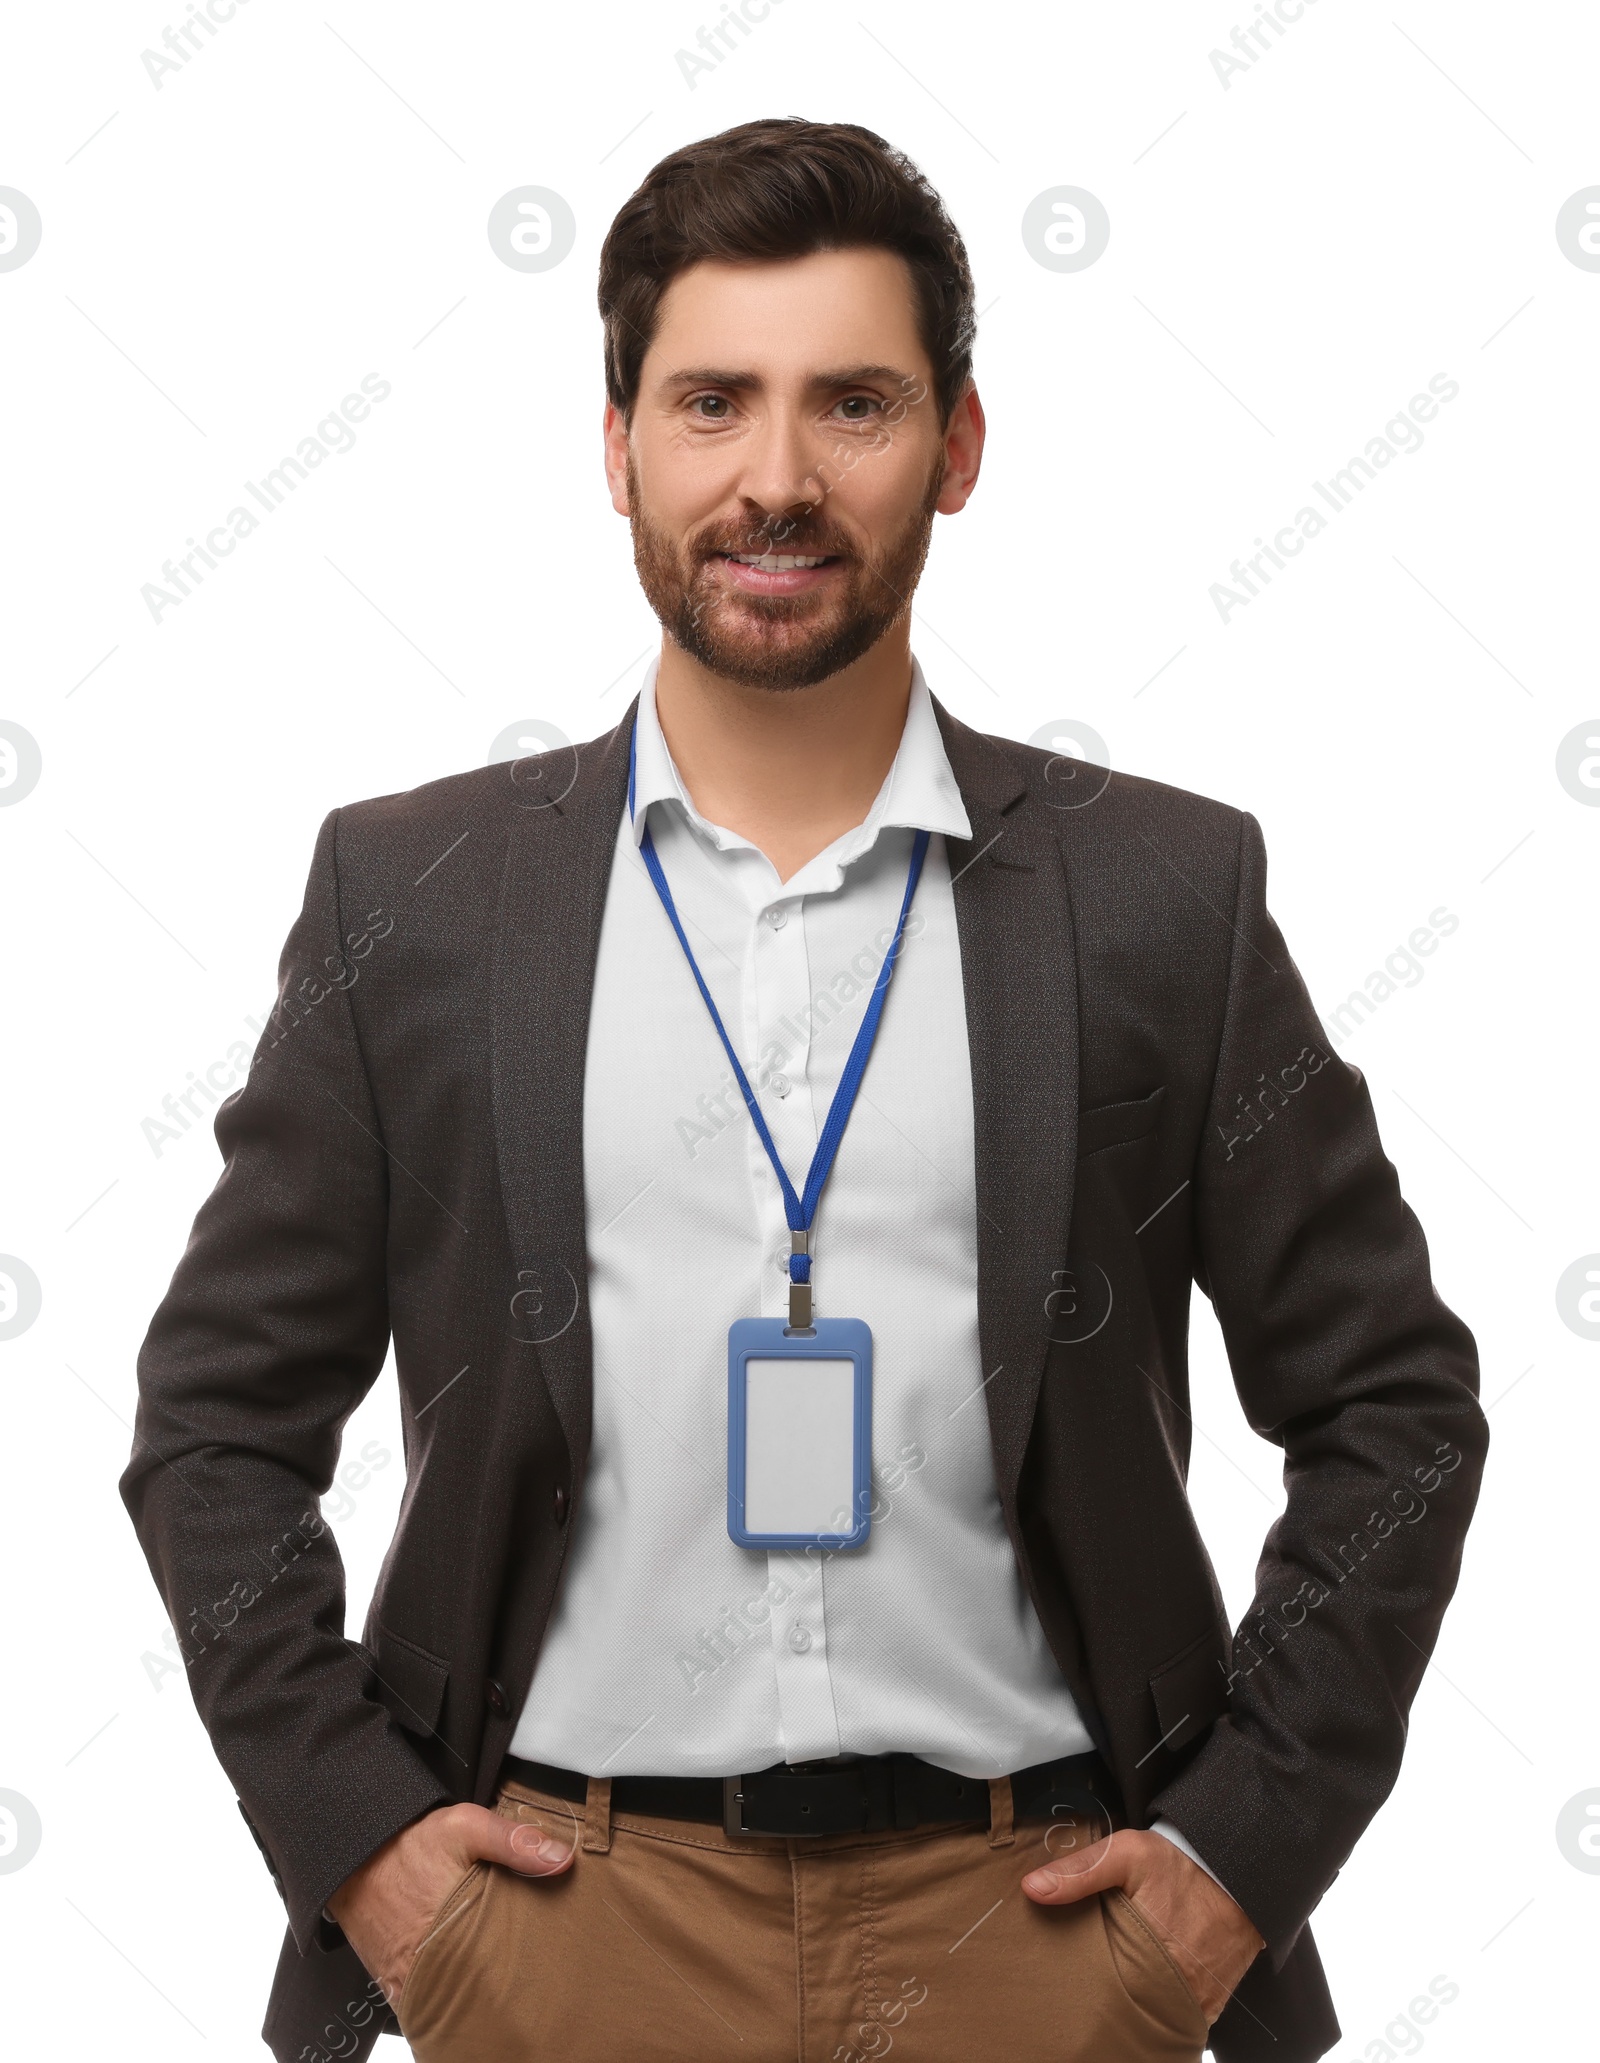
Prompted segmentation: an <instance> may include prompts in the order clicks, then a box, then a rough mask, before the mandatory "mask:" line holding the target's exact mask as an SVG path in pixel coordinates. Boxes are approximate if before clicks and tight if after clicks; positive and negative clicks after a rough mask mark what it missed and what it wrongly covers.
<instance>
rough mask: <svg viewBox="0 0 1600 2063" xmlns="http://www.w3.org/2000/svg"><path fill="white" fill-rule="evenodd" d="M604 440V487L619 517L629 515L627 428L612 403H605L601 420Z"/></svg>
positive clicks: (617, 409)
mask: <svg viewBox="0 0 1600 2063" xmlns="http://www.w3.org/2000/svg"><path fill="white" fill-rule="evenodd" d="M602 435H603V437H604V440H605V458H606V485H607V486H608V487H609V488H610V489H611V506H612V507H613V508H614V509H615V510H616V512H617V514H618V515H619V516H626V515H628V514H630V513H631V511H630V509H629V506H628V426H627V424H626V423H625V422H624V421H623V419H622V410H621V409H620V408H618V407H617V405H616V403H615V402H614V401H608V402H607V403H606V412H605V415H604V417H603V419H602Z"/></svg>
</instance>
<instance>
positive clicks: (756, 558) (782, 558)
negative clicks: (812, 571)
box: [734, 552, 822, 573]
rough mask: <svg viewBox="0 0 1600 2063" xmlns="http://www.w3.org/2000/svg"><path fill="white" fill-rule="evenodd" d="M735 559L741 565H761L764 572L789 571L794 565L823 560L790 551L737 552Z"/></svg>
mask: <svg viewBox="0 0 1600 2063" xmlns="http://www.w3.org/2000/svg"><path fill="white" fill-rule="evenodd" d="M734 557H735V559H736V560H737V561H738V563H739V564H740V565H741V566H759V567H760V568H761V571H762V572H763V573H787V572H788V571H789V569H790V568H791V567H792V566H820V565H821V564H822V560H821V559H820V558H818V559H803V558H801V557H800V556H799V555H798V554H791V553H788V552H765V553H760V554H756V553H751V552H735V553H734Z"/></svg>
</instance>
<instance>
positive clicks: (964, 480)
mask: <svg viewBox="0 0 1600 2063" xmlns="http://www.w3.org/2000/svg"><path fill="white" fill-rule="evenodd" d="M985 434H986V425H985V423H984V420H983V403H982V402H981V401H980V400H979V399H978V390H977V388H976V387H974V386H972V385H970V384H969V385H968V387H967V390H966V392H965V393H964V394H963V395H962V397H961V399H960V400H959V401H958V402H957V403H956V405H955V408H954V409H953V411H952V412H951V416H950V423H949V427H948V428H947V429H946V431H945V433H944V457H945V471H944V482H943V484H942V486H941V487H940V489H939V499H938V501H937V502H935V504H934V507H935V508H936V509H937V510H938V511H939V513H940V515H941V516H954V515H958V514H959V513H960V512H961V510H962V509H964V508H965V507H966V505H967V499H968V497H969V496H970V494H971V493H972V490H973V488H974V487H976V486H977V484H978V468H979V467H980V466H981V465H982V464H983V440H984V436H985Z"/></svg>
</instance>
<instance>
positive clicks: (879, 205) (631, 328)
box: [600, 116, 977, 422]
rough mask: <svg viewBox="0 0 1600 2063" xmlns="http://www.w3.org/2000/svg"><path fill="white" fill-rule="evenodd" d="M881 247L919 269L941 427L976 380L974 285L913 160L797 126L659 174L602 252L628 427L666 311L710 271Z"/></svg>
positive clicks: (877, 142)
mask: <svg viewBox="0 0 1600 2063" xmlns="http://www.w3.org/2000/svg"><path fill="white" fill-rule="evenodd" d="M863 245H866V246H874V247H878V248H881V249H884V250H889V251H895V252H897V253H898V254H899V255H900V257H902V258H903V259H904V260H905V262H906V264H907V266H908V267H909V268H910V272H911V281H912V290H913V294H914V297H915V303H916V310H917V327H918V330H919V332H920V334H921V338H922V344H923V348H924V349H925V350H926V352H927V354H928V357H929V359H930V360H931V362H932V365H933V389H934V396H935V399H936V401H937V403H938V407H939V415H940V420H941V422H948V421H949V419H950V414H951V411H952V410H953V409H954V407H955V405H956V403H957V401H958V400H959V399H960V398H961V395H962V392H963V390H964V389H965V387H966V384H967V381H968V379H969V378H970V376H971V372H972V342H973V336H974V334H975V331H976V328H977V321H976V317H975V316H974V314H973V289H972V273H971V269H970V267H969V266H968V264H967V253H966V247H965V246H964V245H963V243H962V241H961V238H960V235H959V234H958V232H957V230H956V227H955V224H954V223H953V222H952V221H951V220H950V217H949V216H948V215H947V214H946V213H945V209H944V203H943V202H942V201H941V200H940V198H939V196H938V194H937V193H936V192H935V191H934V189H933V188H932V186H930V185H929V183H928V181H927V180H926V179H925V178H924V177H923V175H922V173H921V172H919V171H918V169H917V167H916V166H915V165H914V164H913V163H912V162H911V160H910V159H909V158H908V157H907V156H906V155H905V154H904V152H903V151H898V150H895V149H893V148H892V147H891V146H890V145H889V144H887V143H885V142H884V140H883V138H882V137H881V136H875V135H874V134H873V132H872V131H871V130H870V129H862V128H860V127H858V126H857V125H856V124H855V123H854V122H806V121H802V120H801V119H800V118H799V117H798V116H788V117H783V118H779V119H772V120H767V121H760V122H745V123H742V124H741V125H740V126H739V127H738V128H737V129H725V130H723V132H722V134H721V135H720V136H708V137H706V138H705V139H704V140H703V141H701V142H699V143H690V144H686V145H685V146H684V148H683V149H682V150H676V151H674V152H673V153H672V155H671V156H670V157H665V158H663V159H662V160H661V162H660V164H658V165H656V166H655V167H654V168H653V169H652V170H651V171H650V172H649V173H647V174H646V176H645V179H644V183H643V184H642V185H641V186H640V187H639V189H638V191H637V192H636V193H634V194H633V195H632V196H631V198H630V199H628V200H627V201H625V202H624V203H623V205H622V207H621V208H620V209H619V210H618V212H617V216H616V220H615V221H614V222H613V223H612V225H611V228H610V230H609V231H608V232H607V234H606V240H605V244H604V246H603V247H602V249H601V252H600V314H601V317H602V319H603V321H604V323H605V353H606V393H607V394H608V396H609V397H610V399H611V400H612V401H613V402H614V403H615V405H616V406H617V407H618V408H619V409H621V411H622V413H623V415H624V416H625V417H626V416H628V415H631V413H632V410H633V404H634V402H635V400H636V399H637V397H638V392H639V369H640V367H641V366H642V365H643V363H644V355H645V352H646V351H647V350H648V349H649V347H650V342H651V339H652V337H653V336H654V335H655V328H656V321H657V318H658V315H659V313H660V308H661V299H662V296H663V295H664V294H665V292H666V290H667V288H668V286H670V285H671V283H672V281H673V280H674V279H676V278H677V276H678V274H679V273H680V272H686V271H687V270H688V269H689V267H690V266H691V265H695V264H698V263H699V261H700V260H701V259H702V258H716V259H722V260H725V261H732V262H734V263H738V262H750V261H756V260H762V259H773V258H804V257H809V256H810V254H811V253H812V252H813V251H837V250H847V249H852V248H857V247H860V246H863Z"/></svg>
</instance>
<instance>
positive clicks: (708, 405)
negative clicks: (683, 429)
mask: <svg viewBox="0 0 1600 2063" xmlns="http://www.w3.org/2000/svg"><path fill="white" fill-rule="evenodd" d="M689 406H690V408H691V409H692V410H693V411H694V413H695V414H696V415H698V416H699V418H700V420H701V421H702V422H705V423H725V422H726V421H727V420H728V417H729V415H730V414H731V413H732V407H733V405H732V403H731V402H730V401H729V399H728V397H727V395H726V394H696V396H695V397H694V399H693V400H692V401H691V402H690V403H689Z"/></svg>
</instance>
